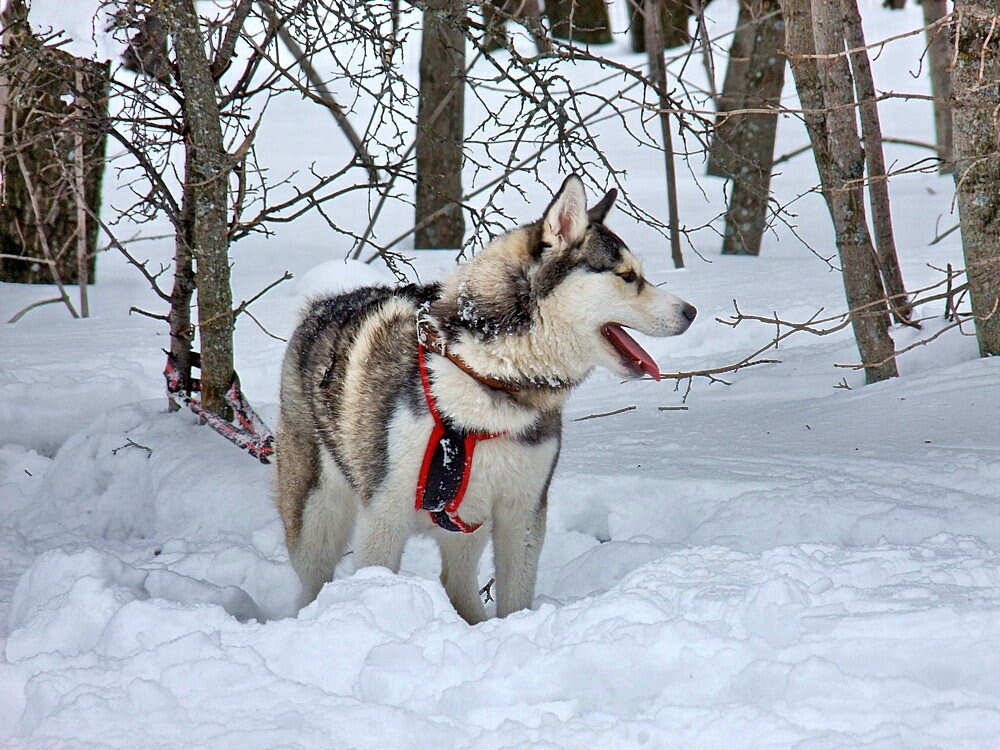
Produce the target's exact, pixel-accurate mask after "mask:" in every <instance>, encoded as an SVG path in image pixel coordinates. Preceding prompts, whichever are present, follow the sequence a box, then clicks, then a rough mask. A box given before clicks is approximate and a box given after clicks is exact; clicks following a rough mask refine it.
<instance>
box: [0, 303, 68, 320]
mask: <svg viewBox="0 0 1000 750" xmlns="http://www.w3.org/2000/svg"><path fill="white" fill-rule="evenodd" d="M62 301H63V298H62V297H49V298H48V299H40V300H38V302H32V303H31V304H30V305H28V306H27V307H25V308H22V309H21V310H19V311H18V312H16V313H14V315H13V317H12V318H11V319H10V320H8V321H7V322H8V323H16V322H17V321H19V320H20V319H21V318H23V317H24V316H25V315H27V314H28V313H29V312H31V311H32V310H34V309H35V308H36V307H41V306H42V305H51V304H52V303H53V302H62Z"/></svg>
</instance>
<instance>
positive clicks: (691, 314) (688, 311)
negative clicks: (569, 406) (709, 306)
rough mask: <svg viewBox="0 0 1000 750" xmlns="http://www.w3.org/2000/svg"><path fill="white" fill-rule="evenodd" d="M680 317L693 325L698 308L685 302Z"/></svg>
mask: <svg viewBox="0 0 1000 750" xmlns="http://www.w3.org/2000/svg"><path fill="white" fill-rule="evenodd" d="M681 315H683V316H684V317H685V318H687V322H688V323H693V322H694V319H695V318H696V317H697V316H698V308H697V307H695V306H694V305H689V304H687V303H686V302H685V303H684V307H682V308H681Z"/></svg>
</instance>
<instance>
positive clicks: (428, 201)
mask: <svg viewBox="0 0 1000 750" xmlns="http://www.w3.org/2000/svg"><path fill="white" fill-rule="evenodd" d="M464 20H465V3H464V2H463V1H462V0H430V1H429V2H428V3H427V10H425V11H424V33H423V41H422V45H421V50H420V103H419V105H418V108H417V136H416V160H417V195H416V216H415V222H416V224H417V225H418V226H420V225H421V224H422V223H423V222H424V219H425V218H426V217H428V216H431V215H432V214H435V213H437V212H438V211H441V213H440V215H438V216H437V218H435V219H433V220H431V221H429V222H427V223H426V224H425V225H424V226H422V227H421V228H420V229H418V230H417V232H416V235H415V245H416V247H417V248H418V249H441V248H443V249H452V248H458V247H461V246H462V239H463V237H464V235H465V217H464V215H463V214H462V146H463V143H464V138H465V133H464V127H465V116H464V112H465V35H464V33H463V31H462V24H463V23H464Z"/></svg>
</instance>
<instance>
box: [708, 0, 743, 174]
mask: <svg viewBox="0 0 1000 750" xmlns="http://www.w3.org/2000/svg"><path fill="white" fill-rule="evenodd" d="M753 19H754V12H753V6H752V3H751V0H740V14H739V17H738V18H737V19H736V32H735V33H734V34H733V40H732V42H731V43H730V45H729V62H728V63H727V64H726V79H725V81H724V82H723V84H722V95H721V96H720V97H719V106H718V109H719V113H718V115H717V116H716V118H715V134H714V135H713V137H712V145H711V147H710V149H709V152H708V166H707V167H706V170H705V171H706V172H707V173H708V174H710V175H712V176H714V177H731V176H732V172H731V171H730V169H729V168H728V166H727V162H728V161H729V160H730V159H729V157H730V156H731V155H732V154H733V147H732V145H731V144H730V141H731V140H732V139H733V138H734V137H735V132H734V125H735V123H736V122H738V120H737V118H732V117H729V116H728V115H727V114H726V113H727V112H729V111H730V110H734V109H740V108H741V107H742V106H743V96H744V94H745V93H746V88H747V65H748V64H749V62H750V52H751V51H752V50H753V40H754V21H753Z"/></svg>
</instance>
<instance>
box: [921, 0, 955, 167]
mask: <svg viewBox="0 0 1000 750" xmlns="http://www.w3.org/2000/svg"><path fill="white" fill-rule="evenodd" d="M920 5H921V7H922V8H923V9H924V24H925V25H926V26H930V25H931V24H934V23H937V22H938V21H940V20H941V19H942V18H944V17H945V16H946V15H948V2H947V0H921V3H920ZM951 53H952V47H951V26H950V25H949V24H944V25H943V26H938V27H936V28H933V29H928V30H927V57H928V58H929V60H930V73H931V94H933V96H934V135H935V142H936V143H937V152H938V158H940V159H941V166H940V167H939V168H938V171H939V172H941V174H947V173H949V172H952V171H954V169H955V164H954V160H955V157H954V154H953V151H954V147H953V146H952V124H951Z"/></svg>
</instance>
